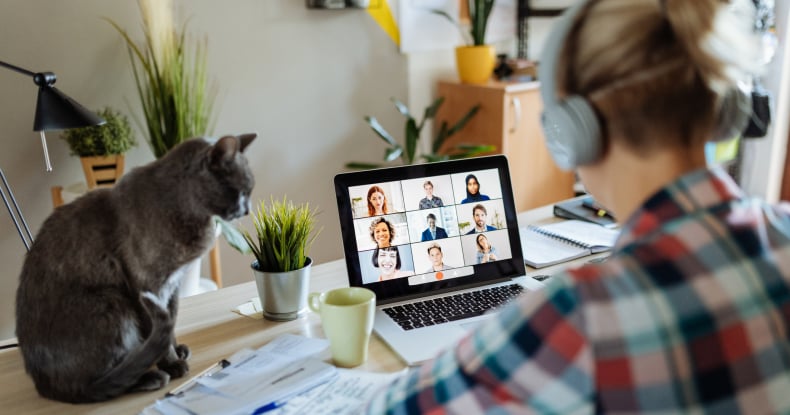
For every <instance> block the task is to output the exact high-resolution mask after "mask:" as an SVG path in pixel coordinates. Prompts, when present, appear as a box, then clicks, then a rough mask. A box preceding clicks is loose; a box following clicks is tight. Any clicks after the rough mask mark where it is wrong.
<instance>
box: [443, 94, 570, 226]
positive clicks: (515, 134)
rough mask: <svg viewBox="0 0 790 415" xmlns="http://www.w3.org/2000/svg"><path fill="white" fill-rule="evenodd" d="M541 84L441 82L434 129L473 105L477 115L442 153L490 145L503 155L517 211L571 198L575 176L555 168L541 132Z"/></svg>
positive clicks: (444, 147)
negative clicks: (458, 146)
mask: <svg viewBox="0 0 790 415" xmlns="http://www.w3.org/2000/svg"><path fill="white" fill-rule="evenodd" d="M539 88H540V84H539V83H538V82H529V83H502V82H489V83H488V84H483V85H472V84H462V83H458V82H449V81H441V82H439V88H438V96H443V97H444V98H445V100H444V103H443V104H442V106H441V107H440V108H439V112H438V113H437V115H436V119H435V122H434V127H435V128H438V126H439V125H441V122H442V121H443V120H446V121H447V122H448V124H449V125H451V126H452V125H453V124H454V123H455V122H457V121H458V120H459V119H460V118H461V117H462V116H463V115H464V114H466V112H467V111H469V109H470V108H472V106H474V105H475V104H478V103H479V104H480V105H481V106H480V110H479V111H478V112H477V114H476V115H475V116H474V118H472V120H470V121H469V123H468V124H467V125H466V126H465V127H464V128H463V129H462V130H461V131H459V132H458V133H456V134H455V135H454V136H452V137H450V139H448V140H447V142H446V143H445V144H444V146H443V148H442V149H440V152H444V153H446V152H447V151H448V150H449V149H450V148H452V147H454V146H455V145H456V144H461V143H478V144H493V145H495V146H496V148H497V153H502V154H504V155H506V156H507V158H508V164H509V165H510V177H511V180H512V182H513V193H514V196H515V202H516V209H517V210H518V211H519V212H521V211H524V210H527V209H532V208H535V207H538V206H543V205H547V204H551V203H554V202H556V201H559V200H563V199H567V198H569V197H572V196H573V183H574V180H575V179H574V174H573V172H565V171H562V170H560V169H559V168H557V166H555V165H554V161H553V160H552V159H551V155H550V154H549V152H548V149H546V144H545V143H544V140H543V131H542V130H541V128H540V112H541V109H542V103H541V99H540V89H539Z"/></svg>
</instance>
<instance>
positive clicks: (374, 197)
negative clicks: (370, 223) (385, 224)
mask: <svg viewBox="0 0 790 415" xmlns="http://www.w3.org/2000/svg"><path fill="white" fill-rule="evenodd" d="M387 213H388V212H387V196H385V195H384V189H382V188H381V187H379V186H370V189H368V216H379V215H386V214H387Z"/></svg>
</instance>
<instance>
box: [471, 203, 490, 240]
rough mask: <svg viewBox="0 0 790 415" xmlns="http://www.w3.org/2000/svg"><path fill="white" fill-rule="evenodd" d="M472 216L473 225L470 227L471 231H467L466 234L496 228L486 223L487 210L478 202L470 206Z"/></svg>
mask: <svg viewBox="0 0 790 415" xmlns="http://www.w3.org/2000/svg"><path fill="white" fill-rule="evenodd" d="M472 217H473V218H474V222H475V227H474V228H472V230H471V231H469V232H467V233H466V234H467V235H471V234H473V233H480V232H486V231H495V230H496V228H495V227H493V226H491V225H487V224H486V217H488V211H486V207H485V206H483V205H481V204H479V203H478V204H476V205H475V207H473V208H472Z"/></svg>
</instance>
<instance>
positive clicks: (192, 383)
mask: <svg viewBox="0 0 790 415" xmlns="http://www.w3.org/2000/svg"><path fill="white" fill-rule="evenodd" d="M228 366H230V362H229V361H227V360H225V359H222V360H220V361H219V362H217V363H214V364H213V365H211V366H209V367H207V368H206V370H204V371H202V372H200V373H198V374H197V375H195V376H193V377H192V378H191V379H189V380H188V381H186V382H184V383H182V384H181V385H180V386H178V387H176V388H175V389H173V390H171V391H170V392H168V393H166V394H165V398H169V397H171V396H176V395H178V394H180V393H182V392H184V391H186V390H189V389H191V388H192V387H193V386H195V385H196V384H197V380H198V379H199V378H201V377H203V376H211V375H213V374H215V373H217V372H219V371H220V370H222V369H224V368H226V367H228Z"/></svg>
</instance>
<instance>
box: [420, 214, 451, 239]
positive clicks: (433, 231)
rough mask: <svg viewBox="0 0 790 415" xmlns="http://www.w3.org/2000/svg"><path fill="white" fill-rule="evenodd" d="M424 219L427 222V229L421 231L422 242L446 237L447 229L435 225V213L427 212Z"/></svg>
mask: <svg viewBox="0 0 790 415" xmlns="http://www.w3.org/2000/svg"><path fill="white" fill-rule="evenodd" d="M425 221H426V222H428V229H426V230H424V231H422V242H425V241H433V240H434V239H442V238H446V237H447V231H446V230H444V228H441V227H438V226H436V215H434V214H433V213H429V214H428V216H426V218H425Z"/></svg>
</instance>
